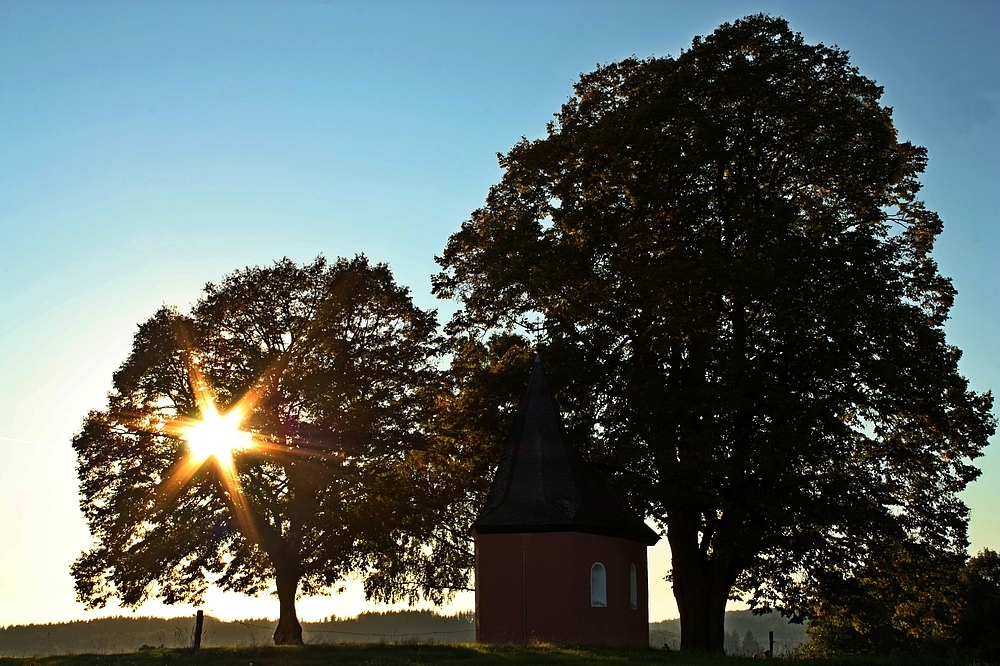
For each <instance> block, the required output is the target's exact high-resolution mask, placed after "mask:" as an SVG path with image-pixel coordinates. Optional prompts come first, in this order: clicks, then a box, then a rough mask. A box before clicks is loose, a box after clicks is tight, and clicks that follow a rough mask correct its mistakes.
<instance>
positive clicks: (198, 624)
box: [194, 611, 205, 650]
mask: <svg viewBox="0 0 1000 666" xmlns="http://www.w3.org/2000/svg"><path fill="white" fill-rule="evenodd" d="M204 625H205V611H198V614H197V615H196V616H195V618H194V649H195V650H200V649H201V628H202V627H203V626H204Z"/></svg>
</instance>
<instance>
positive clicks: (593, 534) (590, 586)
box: [472, 359, 659, 645]
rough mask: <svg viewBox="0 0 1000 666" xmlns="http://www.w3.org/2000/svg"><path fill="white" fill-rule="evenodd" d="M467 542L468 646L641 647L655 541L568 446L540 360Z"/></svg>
mask: <svg viewBox="0 0 1000 666" xmlns="http://www.w3.org/2000/svg"><path fill="white" fill-rule="evenodd" d="M472 534H473V536H474V537H475V544H476V640H478V641H480V642H487V643H498V642H504V643H527V642H531V641H542V642H550V643H607V644H618V645H648V644H649V601H648V584H647V571H646V548H647V547H648V546H652V545H653V544H655V543H656V542H657V541H658V540H659V536H657V534H656V533H655V532H654V531H653V530H651V529H650V528H649V527H647V526H646V524H645V523H643V522H642V520H641V519H640V518H639V517H638V516H637V515H635V514H633V513H632V512H630V511H628V510H627V509H626V508H625V507H624V505H623V504H622V503H621V502H620V501H618V500H617V499H616V498H615V497H614V496H613V495H612V494H611V492H610V491H609V490H608V488H607V486H606V485H605V484H604V482H603V481H602V479H601V478H600V476H599V475H598V474H597V471H596V470H595V469H594V468H593V467H592V466H591V465H590V464H589V463H588V462H587V461H586V460H585V459H584V458H583V456H582V455H581V454H580V452H579V451H578V450H577V449H576V448H575V447H573V446H572V445H571V444H570V443H569V442H568V441H567V439H566V437H565V435H564V432H563V426H562V420H561V418H560V416H559V408H558V406H557V405H556V401H555V398H554V397H553V395H552V392H551V390H550V389H549V386H548V382H547V381H546V378H545V370H544V369H543V368H542V364H541V361H540V360H538V359H536V361H535V368H534V370H533V372H532V373H531V379H530V381H529V382H528V390H527V391H526V392H525V395H524V397H523V398H522V400H521V404H520V405H519V407H518V411H517V416H516V417H515V419H514V427H513V428H512V430H511V433H510V437H509V439H508V440H507V445H506V447H505V448H504V453H503V457H502V458H501V460H500V464H499V466H498V467H497V472H496V476H495V477H494V479H493V485H492V486H491V487H490V493H489V495H488V497H487V500H486V504H485V506H484V507H483V509H482V511H481V512H480V513H479V517H478V518H477V519H476V522H475V523H473V525H472Z"/></svg>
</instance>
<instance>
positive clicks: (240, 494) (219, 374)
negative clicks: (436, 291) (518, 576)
mask: <svg viewBox="0 0 1000 666" xmlns="http://www.w3.org/2000/svg"><path fill="white" fill-rule="evenodd" d="M439 352H440V349H439V338H438V335H437V324H436V321H435V316H434V314H433V312H429V311H423V310H421V309H419V308H417V307H415V306H414V305H413V302H412V300H411V298H410V295H409V292H408V290H407V289H406V288H405V287H401V286H398V285H397V284H396V283H395V282H394V280H393V278H392V274H391V273H390V271H389V268H388V267H387V266H385V265H383V264H378V265H372V264H370V263H369V262H368V261H367V259H365V258H364V257H357V258H355V259H353V260H346V259H340V260H338V261H336V262H334V263H332V264H331V263H328V262H327V261H326V260H324V259H322V258H320V259H317V260H316V261H315V262H313V263H312V264H309V265H306V266H302V267H300V266H296V265H295V264H293V263H292V262H291V261H288V260H287V259H286V260H283V261H279V262H277V263H275V264H274V265H273V266H271V267H268V268H256V267H255V268H247V269H246V270H243V271H237V272H235V273H233V274H231V275H228V276H226V277H225V278H224V279H223V281H222V282H221V283H220V284H218V285H215V284H209V285H207V286H206V287H205V292H204V295H203V296H202V298H201V299H200V300H199V301H198V302H197V303H196V304H195V306H194V308H193V310H192V312H191V314H190V315H184V314H181V313H180V312H178V311H177V310H175V309H172V308H167V307H164V308H162V309H161V310H160V311H159V312H157V313H156V314H155V315H154V316H153V317H152V318H151V319H149V321H147V322H145V323H143V324H141V325H140V326H139V330H138V332H137V333H136V335H135V340H134V342H133V346H132V351H131V353H130V354H129V356H128V358H127V359H126V360H125V362H124V364H123V365H122V366H121V368H120V369H119V370H118V371H117V372H116V373H115V375H114V380H113V388H112V390H111V392H110V394H109V397H108V406H107V408H105V409H103V410H100V411H94V412H91V413H90V414H88V415H87V417H86V419H85V420H84V423H83V429H82V431H81V432H80V434H78V435H77V436H76V437H75V438H74V441H73V447H74V448H75V450H76V452H77V471H78V475H79V478H80V492H81V496H82V500H81V504H82V508H83V511H84V515H85V517H86V520H87V524H88V526H89V528H90V533H91V535H92V537H93V539H94V545H93V547H92V548H91V549H90V550H88V551H87V552H85V553H83V555H82V556H81V557H80V558H79V559H78V560H77V561H76V563H75V564H74V565H73V575H74V577H75V579H76V589H77V596H78V598H79V599H80V600H81V601H83V602H85V603H86V604H87V605H88V606H89V607H98V606H103V605H105V604H106V603H107V602H108V601H109V600H110V599H112V598H117V599H119V600H120V602H121V603H122V604H123V605H125V606H131V607H135V606H138V605H140V604H142V603H143V601H145V600H146V599H147V598H149V597H159V598H160V599H162V600H163V601H164V602H166V603H168V604H171V603H178V602H197V601H198V600H200V599H201V598H202V596H203V594H204V592H205V591H206V588H207V586H208V585H209V584H215V585H217V586H219V587H221V588H223V589H226V590H233V591H237V592H243V593H246V594H257V593H259V592H261V591H263V590H265V589H266V588H267V586H268V584H269V583H270V582H272V581H274V582H275V584H276V587H277V595H278V600H279V606H280V618H279V622H278V626H277V629H276V630H275V634H274V640H275V642H276V643H301V642H302V628H301V626H300V625H299V622H298V620H297V618H296V614H295V597H296V594H298V593H299V592H301V593H303V594H312V593H315V592H318V591H320V590H322V589H324V588H327V587H329V586H331V585H335V584H337V583H338V581H341V580H342V579H344V577H345V576H347V575H349V574H351V573H357V574H360V575H361V576H362V578H367V579H369V580H370V579H375V580H377V583H375V584H373V585H370V586H369V592H370V593H372V595H373V596H375V597H377V598H399V597H400V596H410V598H414V597H419V596H420V595H421V594H423V593H424V592H427V593H428V594H430V595H431V596H432V597H435V598H437V599H440V598H441V594H442V593H443V592H442V590H441V589H440V586H441V585H442V582H441V581H438V587H437V588H436V589H435V590H433V591H428V590H426V589H424V590H421V589H419V588H414V587H405V584H406V583H408V582H409V581H410V580H411V579H416V580H418V581H425V580H426V577H420V576H417V577H415V578H414V577H413V576H410V577H409V578H408V577H407V574H408V573H409V572H410V571H411V570H412V569H415V568H419V567H420V566H421V565H422V564H423V561H422V558H423V557H432V556H433V554H434V553H435V547H434V545H433V544H431V545H430V547H426V548H425V547H421V544H420V543H417V541H416V539H417V538H418V536H419V535H418V536H417V537H415V536H414V535H413V534H412V533H411V534H410V535H409V536H404V535H405V534H406V532H405V528H406V526H405V525H404V524H403V520H402V518H403V517H404V516H408V515H409V514H413V513H416V512H415V511H414V507H415V506H419V503H417V502H413V501H409V499H408V498H409V497H410V495H408V490H407V488H408V487H407V485H406V482H407V481H408V480H413V479H416V478H418V477H419V476H420V474H419V473H415V472H413V471H412V469H411V467H413V466H415V467H416V468H418V469H422V468H424V467H425V465H423V464H418V463H416V462H415V460H416V459H417V458H419V452H420V451H421V450H424V449H427V448H429V446H428V439H429V437H428V435H427V434H426V429H425V428H424V424H425V423H426V421H427V420H428V419H429V414H430V413H431V411H432V407H433V405H434V402H435V400H436V399H437V397H436V396H437V394H438V391H437V386H438V377H439V373H438V370H437V362H438V355H439ZM206 392H208V393H210V394H211V398H212V400H213V401H214V402H215V403H216V404H217V405H218V409H219V411H220V412H221V413H225V412H226V411H227V410H229V409H230V408H231V407H233V406H234V405H240V408H241V409H242V410H245V412H246V414H245V418H244V419H243V428H244V429H245V430H246V431H249V432H250V433H252V436H253V442H254V444H253V446H251V447H250V448H248V449H246V450H243V451H238V452H236V453H234V454H233V456H232V459H231V460H230V459H229V456H228V455H226V456H223V457H224V458H225V460H218V459H216V458H212V457H209V458H204V459H197V458H195V457H194V456H193V455H192V450H191V447H190V446H189V442H187V441H185V438H184V436H183V432H182V431H180V430H179V429H178V428H177V427H176V426H177V424H183V423H196V422H197V421H198V419H200V418H201V417H203V416H204V411H205V405H204V404H203V403H204V399H201V398H199V396H200V395H201V394H204V393H206ZM411 489H412V488H411ZM410 527H412V525H410ZM404 546H405V547H406V548H408V549H409V550H408V552H409V556H408V557H407V558H406V559H404V560H402V562H401V563H400V561H399V558H398V555H397V551H398V550H399V549H400V548H402V547H404ZM386 562H394V565H393V566H392V567H391V570H390V571H388V572H387V571H386V568H387V566H386V564H385V563H386ZM401 581H403V582H401ZM444 583H447V580H445V581H444ZM401 586H402V587H401Z"/></svg>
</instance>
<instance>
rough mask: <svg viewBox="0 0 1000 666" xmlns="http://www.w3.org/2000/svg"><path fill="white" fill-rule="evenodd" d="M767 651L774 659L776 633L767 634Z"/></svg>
mask: <svg viewBox="0 0 1000 666" xmlns="http://www.w3.org/2000/svg"><path fill="white" fill-rule="evenodd" d="M767 644H768V646H767V651H768V653H769V654H770V655H771V656H772V657H773V656H774V632H773V631H769V632H767Z"/></svg>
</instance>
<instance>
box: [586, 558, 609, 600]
mask: <svg viewBox="0 0 1000 666" xmlns="http://www.w3.org/2000/svg"><path fill="white" fill-rule="evenodd" d="M590 605H591V606H597V607H600V608H606V607H607V605H608V572H607V571H606V570H605V569H604V565H603V564H601V563H600V562H594V566H592V567H590Z"/></svg>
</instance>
